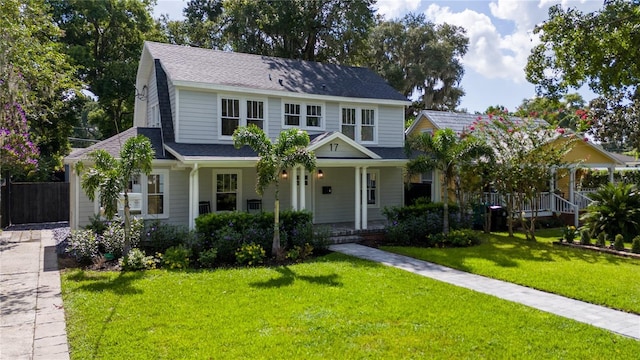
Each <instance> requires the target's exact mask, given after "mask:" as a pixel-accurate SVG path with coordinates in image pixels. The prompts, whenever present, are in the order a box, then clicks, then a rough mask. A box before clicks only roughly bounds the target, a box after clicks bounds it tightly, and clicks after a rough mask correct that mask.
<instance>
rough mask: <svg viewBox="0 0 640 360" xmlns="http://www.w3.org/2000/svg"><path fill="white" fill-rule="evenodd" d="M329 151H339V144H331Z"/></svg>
mask: <svg viewBox="0 0 640 360" xmlns="http://www.w3.org/2000/svg"><path fill="white" fill-rule="evenodd" d="M329 151H338V144H336V143H331V144H329Z"/></svg>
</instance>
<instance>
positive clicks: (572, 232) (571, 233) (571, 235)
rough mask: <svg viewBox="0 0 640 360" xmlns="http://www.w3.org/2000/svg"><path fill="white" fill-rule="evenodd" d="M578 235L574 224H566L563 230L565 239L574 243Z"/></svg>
mask: <svg viewBox="0 0 640 360" xmlns="http://www.w3.org/2000/svg"><path fill="white" fill-rule="evenodd" d="M576 235H577V231H576V227H575V226H573V225H571V226H566V227H565V228H564V230H563V231H562V238H563V239H565V240H566V241H567V242H568V243H572V242H573V239H575V238H576Z"/></svg>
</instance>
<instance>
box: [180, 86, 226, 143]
mask: <svg viewBox="0 0 640 360" xmlns="http://www.w3.org/2000/svg"><path fill="white" fill-rule="evenodd" d="M216 104H217V98H216V94H214V93H208V92H197V91H189V90H180V96H179V103H178V109H179V113H180V114H179V116H180V118H179V119H178V126H179V129H178V131H177V133H178V134H179V139H176V140H177V142H181V143H192V144H203V143H212V142H214V141H215V140H216V138H217V134H218V129H217V117H218V112H217V105H216Z"/></svg>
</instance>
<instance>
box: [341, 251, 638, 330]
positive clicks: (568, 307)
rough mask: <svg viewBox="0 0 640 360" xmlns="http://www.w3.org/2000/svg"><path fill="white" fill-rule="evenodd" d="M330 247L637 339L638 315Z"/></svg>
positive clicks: (375, 253)
mask: <svg viewBox="0 0 640 360" xmlns="http://www.w3.org/2000/svg"><path fill="white" fill-rule="evenodd" d="M329 249H330V250H332V251H336V252H340V253H343V254H347V255H351V256H354V257H357V258H361V259H366V260H371V261H376V262H379V263H382V264H384V265H387V266H393V267H395V268H398V269H402V270H406V271H410V272H412V273H416V274H419V275H422V276H425V277H429V278H432V279H435V280H438V281H442V282H446V283H449V284H452V285H456V286H460V287H463V288H467V289H470V290H474V291H477V292H481V293H484V294H489V295H493V296H496V297H498V298H501V299H505V300H509V301H513V302H517V303H520V304H524V305H526V306H530V307H533V308H536V309H539V310H542V311H546V312H549V313H552V314H556V315H559V316H563V317H566V318H569V319H573V320H576V321H579V322H582V323H586V324H589V325H593V326H597V327H599V328H603V329H606V330H609V331H613V332H615V333H618V334H620V335H624V336H628V337H631V338H635V339H638V340H640V316H638V315H634V314H629V313H626V312H623V311H618V310H612V309H609V308H606V307H602V306H598V305H593V304H589V303H586V302H583V301H578V300H573V299H569V298H565V297H562V296H559V295H554V294H550V293H546V292H543V291H539V290H534V289H531V288H528V287H525V286H520V285H515V284H512V283H508V282H505V281H500V280H495V279H490V278H487V277H484V276H479V275H474V274H470V273H466V272H463V271H459V270H455V269H451V268H448V267H444V266H441V265H436V264H433V263H429V262H426V261H422V260H416V259H413V258H410V257H407V256H403V255H397V254H392V253H389V252H386V251H382V250H378V249H374V248H370V247H367V246H363V245H358V244H340V245H331V246H330V247H329Z"/></svg>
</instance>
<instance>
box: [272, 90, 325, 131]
mask: <svg viewBox="0 0 640 360" xmlns="http://www.w3.org/2000/svg"><path fill="white" fill-rule="evenodd" d="M287 104H293V105H299V106H300V124H299V125H298V126H296V125H287V123H286V122H285V108H286V105H287ZM307 106H318V107H319V108H320V114H321V115H320V116H319V118H320V120H319V121H320V125H319V126H307V116H308V114H307ZM281 111H282V119H281V120H280V122H281V125H282V128H283V129H302V130H312V131H322V130H324V129H325V128H326V123H327V117H326V113H327V106H326V103H324V102H319V101H298V100H293V99H286V98H284V99H282V104H281ZM311 116H314V115H311Z"/></svg>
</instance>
